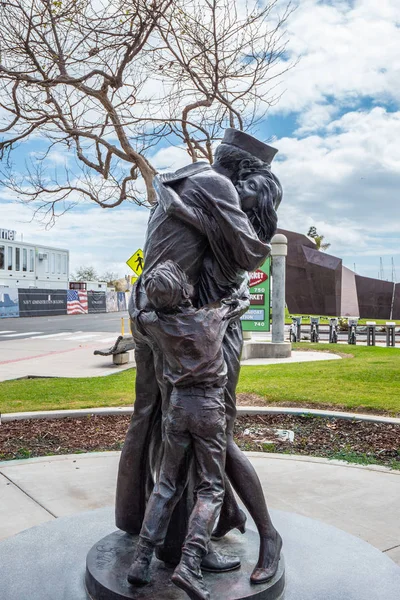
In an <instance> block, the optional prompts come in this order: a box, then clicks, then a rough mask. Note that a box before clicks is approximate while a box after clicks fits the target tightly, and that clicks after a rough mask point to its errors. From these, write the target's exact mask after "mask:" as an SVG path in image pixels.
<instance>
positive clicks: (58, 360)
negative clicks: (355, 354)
mask: <svg viewBox="0 0 400 600" xmlns="http://www.w3.org/2000/svg"><path fill="white" fill-rule="evenodd" d="M104 335H107V334H104ZM108 336H109V337H110V334H108ZM116 337H117V336H111V338H110V341H109V342H108V343H104V342H103V343H101V342H89V343H83V344H79V345H77V343H73V342H69V343H67V342H63V343H62V344H60V343H59V344H58V347H56V349H54V348H55V346H49V343H48V342H47V341H46V340H43V341H42V340H34V341H32V340H29V339H28V340H23V343H22V341H21V340H18V341H17V340H13V341H7V342H6V343H5V342H2V344H1V345H0V381H7V380H10V379H20V378H23V377H100V376H105V375H112V374H115V373H118V372H120V371H123V370H125V369H130V368H132V367H134V366H135V362H134V351H130V352H129V355H130V362H129V363H128V364H126V365H122V366H116V365H114V364H113V362H112V357H111V356H95V355H94V354H93V352H94V350H98V349H101V348H104V347H107V346H111V345H112V342H111V339H112V340H114V341H115V339H116ZM335 359H340V356H338V355H337V354H332V353H328V352H326V351H324V352H308V351H307V352H306V351H293V352H292V356H291V357H290V358H276V359H274V358H264V359H263V358H261V359H250V360H245V361H242V364H243V365H268V364H279V363H282V364H290V363H293V362H308V361H316V360H335Z"/></svg>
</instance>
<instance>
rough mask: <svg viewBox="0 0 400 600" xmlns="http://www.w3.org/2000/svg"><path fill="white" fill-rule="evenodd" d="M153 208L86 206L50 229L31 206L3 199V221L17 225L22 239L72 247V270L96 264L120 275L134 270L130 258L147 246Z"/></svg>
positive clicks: (0, 205) (0, 217) (7, 225)
mask: <svg viewBox="0 0 400 600" xmlns="http://www.w3.org/2000/svg"><path fill="white" fill-rule="evenodd" d="M148 216H149V211H148V210H147V209H144V208H142V209H141V208H137V207H135V206H132V205H126V206H124V207H122V208H119V209H110V210H107V209H101V208H99V207H97V206H94V205H93V206H86V207H85V208H84V210H81V209H79V210H72V211H70V212H67V213H65V214H64V215H63V216H62V217H60V218H59V219H58V220H57V221H56V224H55V226H54V227H53V228H52V229H50V230H48V231H46V230H44V228H43V227H42V226H41V225H40V224H39V223H38V222H37V221H32V222H31V221H30V219H31V217H32V213H31V210H30V208H29V207H28V206H26V205H22V204H16V203H14V202H6V201H3V202H0V223H1V227H3V228H6V229H15V230H17V233H18V239H20V236H21V234H22V235H23V239H24V241H25V242H29V243H34V244H43V245H48V246H55V247H57V248H65V249H68V250H69V251H70V270H71V271H74V270H76V268H77V267H79V266H81V265H84V266H89V265H90V266H93V267H95V269H96V271H97V272H98V274H99V275H101V274H102V273H104V272H105V271H116V272H117V273H118V274H119V275H120V276H123V275H125V274H128V273H129V272H130V269H129V267H128V266H127V265H126V264H125V262H126V260H127V259H128V258H129V257H130V256H131V255H132V254H133V253H134V252H135V251H136V250H137V249H138V248H143V243H144V235H145V231H146V226H147V220H148Z"/></svg>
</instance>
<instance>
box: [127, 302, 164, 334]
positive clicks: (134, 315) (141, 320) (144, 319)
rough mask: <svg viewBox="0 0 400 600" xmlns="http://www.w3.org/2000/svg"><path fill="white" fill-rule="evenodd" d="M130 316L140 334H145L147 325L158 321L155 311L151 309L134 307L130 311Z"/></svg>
mask: <svg viewBox="0 0 400 600" xmlns="http://www.w3.org/2000/svg"><path fill="white" fill-rule="evenodd" d="M130 317H131V319H132V321H133V322H134V324H135V325H136V327H137V329H138V330H139V331H140V332H141V333H142V335H147V333H148V331H147V329H146V328H147V327H149V326H152V325H157V323H158V317H157V313H156V312H154V311H153V310H138V309H137V308H135V309H133V310H132V311H131V313H130Z"/></svg>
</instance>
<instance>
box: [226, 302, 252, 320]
mask: <svg viewBox="0 0 400 600" xmlns="http://www.w3.org/2000/svg"><path fill="white" fill-rule="evenodd" d="M224 304H228V305H230V306H231V310H230V311H229V312H228V313H227V314H226V315H225V317H224V319H229V320H230V321H232V320H234V319H238V318H239V317H241V316H242V315H243V314H244V313H245V312H246V310H247V309H248V308H249V306H250V301H249V300H248V299H244V300H227V301H226V300H224Z"/></svg>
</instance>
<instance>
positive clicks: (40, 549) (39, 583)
mask: <svg viewBox="0 0 400 600" xmlns="http://www.w3.org/2000/svg"><path fill="white" fill-rule="evenodd" d="M343 510H345V508H344V509H343ZM360 510H362V507H360ZM271 512H272V519H273V521H274V524H275V526H276V527H277V529H278V530H279V532H280V533H281V535H282V538H283V551H284V554H285V562H286V589H285V592H284V596H283V598H284V600H399V590H400V567H398V566H397V565H396V564H395V563H394V562H393V561H392V560H390V558H388V557H387V556H385V555H384V554H382V553H381V552H380V551H379V550H377V549H376V548H373V547H372V546H370V545H369V544H367V543H366V542H364V541H362V540H360V539H358V538H356V537H354V536H352V535H349V534H347V533H345V532H343V531H341V530H339V529H336V528H334V527H331V526H329V525H325V524H324V523H321V522H319V521H314V520H312V519H307V518H305V517H301V516H299V515H294V514H291V513H284V512H280V511H271ZM114 531H115V525H114V509H113V508H107V509H100V510H96V511H91V512H88V513H81V514H79V515H74V516H71V517H64V518H61V519H57V520H55V521H52V522H49V523H45V524H44V525H40V526H38V527H33V528H32V529H28V530H26V531H23V532H22V533H20V534H18V535H16V536H15V537H12V538H9V539H7V540H4V541H3V542H1V543H0V598H1V599H3V598H4V600H88V594H87V592H86V589H85V568H86V556H87V554H88V552H89V551H90V549H91V548H92V546H93V545H94V544H97V543H98V540H101V539H102V538H103V537H104V536H107V535H109V534H110V533H112V532H114ZM235 535H236V534H235ZM230 538H231V539H232V541H233V539H235V536H231V534H230V535H229V536H227V537H226V542H228V540H229V539H230ZM239 539H240V536H239ZM226 542H225V543H226ZM238 573H239V571H237V572H232V573H225V575H224V576H223V577H224V581H225V586H224V588H223V590H222V591H220V592H219V593H218V595H217V596H214V597H212V600H232V596H230V593H229V582H230V581H231V579H232V580H234V578H235V577H237V575H238ZM171 587H172V586H171ZM252 587H253V586H252ZM254 591H255V592H257V586H254ZM256 597H257V596H256ZM166 598H167V596H166V595H165V590H164V589H163V588H161V589H160V590H157V595H155V596H153V598H152V600H165V599H166ZM185 600H186V599H185Z"/></svg>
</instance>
